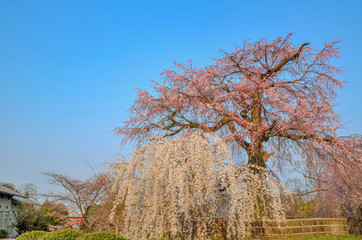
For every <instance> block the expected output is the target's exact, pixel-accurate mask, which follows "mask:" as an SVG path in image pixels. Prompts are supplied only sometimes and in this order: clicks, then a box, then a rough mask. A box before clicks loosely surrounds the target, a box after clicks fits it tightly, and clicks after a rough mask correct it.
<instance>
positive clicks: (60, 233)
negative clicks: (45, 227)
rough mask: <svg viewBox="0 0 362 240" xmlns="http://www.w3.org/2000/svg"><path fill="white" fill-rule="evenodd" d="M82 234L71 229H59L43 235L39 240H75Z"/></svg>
mask: <svg viewBox="0 0 362 240" xmlns="http://www.w3.org/2000/svg"><path fill="white" fill-rule="evenodd" d="M82 235H83V233H82V232H80V231H77V230H73V229H60V230H56V231H54V232H50V233H47V234H45V235H44V236H42V237H41V238H40V240H76V239H77V238H78V237H80V236H82Z"/></svg>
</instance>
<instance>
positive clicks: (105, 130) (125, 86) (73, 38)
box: [0, 0, 362, 192]
mask: <svg viewBox="0 0 362 240" xmlns="http://www.w3.org/2000/svg"><path fill="white" fill-rule="evenodd" d="M361 10H362V1H358V0H356V1H337V0H335V1H333V0H329V1H267V0H265V1H258V0H255V1H251V0H250V1H100V0H99V1H80V0H77V1H74V0H71V1H66V0H64V1H49V0H47V1H40V0H37V1H17V0H2V1H0V180H2V181H7V182H12V183H14V184H16V185H19V184H24V183H33V184H35V185H37V186H38V187H39V191H40V192H46V191H48V190H49V189H51V186H50V185H49V184H47V179H46V178H45V177H44V176H42V175H41V174H40V173H41V172H44V171H57V172H60V173H67V174H69V175H71V176H78V177H80V178H84V177H86V176H87V175H88V174H89V172H90V171H89V169H88V168H87V166H86V164H85V162H89V163H90V164H91V165H98V166H99V165H100V164H101V162H105V161H110V160H112V159H113V158H114V157H116V156H118V155H119V153H120V147H119V144H120V139H119V138H118V137H116V136H114V135H113V134H112V129H114V128H115V127H117V126H119V125H120V123H121V121H123V120H125V119H126V118H127V116H128V112H127V109H128V108H129V105H130V104H131V103H132V101H133V100H134V99H135V95H136V92H135V88H149V86H150V82H149V80H150V79H153V80H158V79H159V74H160V73H161V72H162V71H163V69H167V68H172V66H173V62H174V61H180V62H183V61H186V60H188V59H192V60H193V61H194V62H196V63H197V64H198V65H199V66H202V65H205V64H208V63H209V62H210V58H212V57H215V56H217V54H218V50H219V49H225V50H229V49H231V48H232V46H233V44H234V43H241V42H242V41H243V40H244V39H250V40H252V41H256V40H259V39H260V38H267V39H270V40H271V39H274V38H275V37H278V36H285V35H287V34H288V33H291V32H292V33H294V37H293V40H294V42H295V43H296V44H300V43H302V42H306V41H308V42H311V43H312V44H313V45H316V46H320V45H321V44H322V43H323V42H330V41H333V40H336V39H337V40H341V44H340V46H341V51H340V53H341V57H340V59H338V60H336V61H335V62H336V64H337V65H338V66H341V67H343V69H344V72H343V75H342V76H341V79H343V80H346V81H348V82H349V83H348V84H347V85H346V87H345V88H344V89H343V90H341V91H339V96H338V98H337V104H338V106H337V111H338V112H339V113H341V114H342V115H343V117H342V119H343V120H344V121H345V122H347V124H346V126H345V129H344V130H342V131H341V132H340V133H341V134H343V135H347V134H352V133H358V134H362V127H361V117H362V113H361V103H362V97H361V90H362V81H361V78H362V77H361V73H360V71H361V56H362V44H361V42H362V14H361V13H360V11H361ZM127 152H128V150H127V149H125V150H124V153H127Z"/></svg>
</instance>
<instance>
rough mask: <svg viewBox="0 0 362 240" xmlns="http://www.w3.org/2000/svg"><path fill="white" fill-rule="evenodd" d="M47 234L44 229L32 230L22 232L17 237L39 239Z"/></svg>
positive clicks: (22, 239)
mask: <svg viewBox="0 0 362 240" xmlns="http://www.w3.org/2000/svg"><path fill="white" fill-rule="evenodd" d="M45 234H47V232H44V231H31V232H27V233H24V234H21V235H20V236H19V237H18V238H17V240H37V239H39V238H40V237H42V236H44V235H45Z"/></svg>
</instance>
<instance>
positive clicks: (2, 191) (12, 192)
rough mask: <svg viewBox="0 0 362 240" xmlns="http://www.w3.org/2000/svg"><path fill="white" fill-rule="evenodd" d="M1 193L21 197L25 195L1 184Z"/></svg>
mask: <svg viewBox="0 0 362 240" xmlns="http://www.w3.org/2000/svg"><path fill="white" fill-rule="evenodd" d="M0 193H3V194H6V195H10V196H19V197H25V196H23V195H22V194H20V193H18V192H16V191H14V190H12V189H10V188H8V187H5V186H2V185H0Z"/></svg>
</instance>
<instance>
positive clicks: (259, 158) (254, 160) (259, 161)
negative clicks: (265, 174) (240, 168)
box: [248, 147, 266, 168]
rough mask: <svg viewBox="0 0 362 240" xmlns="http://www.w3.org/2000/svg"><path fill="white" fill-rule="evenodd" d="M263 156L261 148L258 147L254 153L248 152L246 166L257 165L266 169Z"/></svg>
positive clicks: (263, 152)
mask: <svg viewBox="0 0 362 240" xmlns="http://www.w3.org/2000/svg"><path fill="white" fill-rule="evenodd" d="M265 154H266V152H265V151H263V148H262V147H259V148H258V149H257V150H256V151H250V152H248V165H251V164H253V165H257V166H260V167H264V168H266V164H265Z"/></svg>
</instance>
